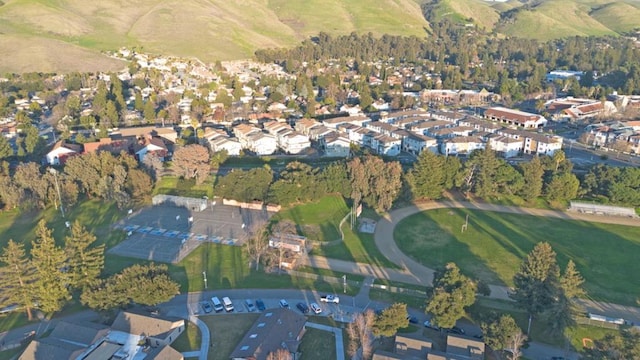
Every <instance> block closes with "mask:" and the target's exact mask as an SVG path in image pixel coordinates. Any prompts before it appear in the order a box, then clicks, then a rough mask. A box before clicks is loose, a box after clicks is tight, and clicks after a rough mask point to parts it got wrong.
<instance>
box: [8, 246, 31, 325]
mask: <svg viewBox="0 0 640 360" xmlns="http://www.w3.org/2000/svg"><path fill="white" fill-rule="evenodd" d="M0 262H2V263H4V264H5V265H6V266H5V267H3V268H0V277H1V278H2V293H3V296H5V297H6V298H7V300H8V302H10V303H13V304H17V305H18V306H20V307H22V308H24V309H25V311H26V312H27V317H28V319H29V320H31V319H32V318H33V316H32V314H31V309H32V307H33V304H34V302H35V299H34V294H33V281H34V278H35V271H34V268H33V266H32V264H31V262H30V261H29V259H28V258H27V255H26V253H25V251H24V245H23V244H19V243H16V242H14V241H13V240H9V242H8V243H7V246H6V247H5V248H4V249H3V251H2V254H1V255H0Z"/></svg>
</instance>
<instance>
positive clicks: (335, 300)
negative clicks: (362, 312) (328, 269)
mask: <svg viewBox="0 0 640 360" xmlns="http://www.w3.org/2000/svg"><path fill="white" fill-rule="evenodd" d="M320 301H322V302H326V303H334V304H339V303H340V298H339V297H337V296H335V295H325V296H323V297H321V298H320Z"/></svg>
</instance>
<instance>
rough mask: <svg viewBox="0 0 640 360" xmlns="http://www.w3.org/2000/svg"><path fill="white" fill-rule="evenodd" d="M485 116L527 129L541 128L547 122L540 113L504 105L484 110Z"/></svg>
mask: <svg viewBox="0 0 640 360" xmlns="http://www.w3.org/2000/svg"><path fill="white" fill-rule="evenodd" d="M484 117H485V118H487V119H489V120H492V121H497V122H501V123H503V124H507V125H515V126H520V127H523V128H525V129H535V128H541V127H543V126H545V125H546V124H547V119H545V117H544V116H542V115H538V114H532V113H528V112H524V111H520V110H514V109H507V108H504V107H492V108H489V109H487V110H485V112H484Z"/></svg>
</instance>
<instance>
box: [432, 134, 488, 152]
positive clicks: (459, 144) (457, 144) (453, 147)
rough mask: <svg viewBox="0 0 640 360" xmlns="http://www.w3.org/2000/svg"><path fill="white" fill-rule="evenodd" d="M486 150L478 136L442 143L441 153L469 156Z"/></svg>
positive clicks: (460, 137) (463, 137)
mask: <svg viewBox="0 0 640 360" xmlns="http://www.w3.org/2000/svg"><path fill="white" fill-rule="evenodd" d="M484 148H485V143H484V142H483V141H482V139H481V138H480V137H478V136H458V137H454V138H452V139H447V140H444V141H443V142H442V143H440V153H442V154H444V155H456V156H457V155H468V154H470V153H471V152H472V151H474V150H478V149H484Z"/></svg>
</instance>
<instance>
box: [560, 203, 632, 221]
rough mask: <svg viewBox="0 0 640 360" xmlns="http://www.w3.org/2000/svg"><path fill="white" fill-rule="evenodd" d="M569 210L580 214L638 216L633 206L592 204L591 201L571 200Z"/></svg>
mask: <svg viewBox="0 0 640 360" xmlns="http://www.w3.org/2000/svg"><path fill="white" fill-rule="evenodd" d="M569 211H575V212H579V213H582V214H593V215H608V216H624V217H631V218H637V217H638V214H636V210H635V209H634V208H629V207H622V206H611V205H601V204H592V203H584V202H577V201H572V202H571V206H569Z"/></svg>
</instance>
